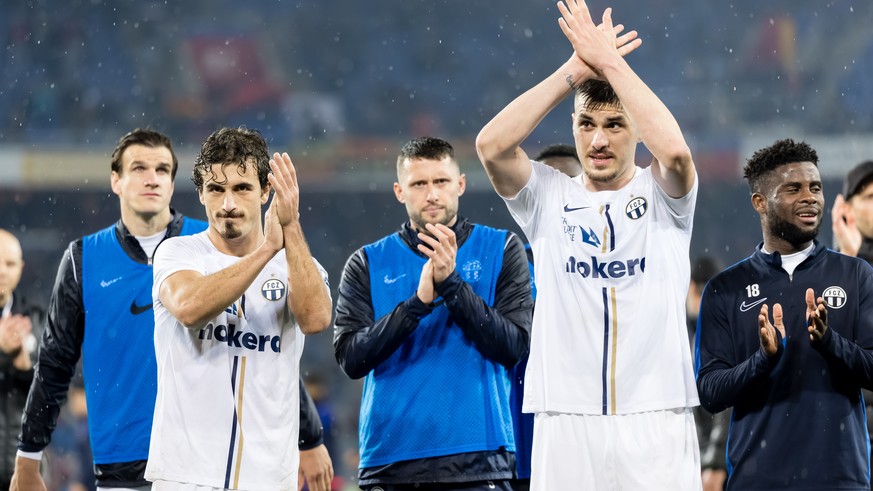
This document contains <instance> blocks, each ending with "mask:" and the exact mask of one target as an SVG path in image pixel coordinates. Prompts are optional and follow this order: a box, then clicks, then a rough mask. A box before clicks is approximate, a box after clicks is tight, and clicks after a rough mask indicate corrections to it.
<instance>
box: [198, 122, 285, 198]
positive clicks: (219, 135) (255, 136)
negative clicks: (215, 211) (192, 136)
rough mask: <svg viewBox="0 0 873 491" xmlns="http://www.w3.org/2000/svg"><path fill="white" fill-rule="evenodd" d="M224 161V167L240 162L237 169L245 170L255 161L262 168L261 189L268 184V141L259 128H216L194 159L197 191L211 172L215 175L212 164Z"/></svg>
mask: <svg viewBox="0 0 873 491" xmlns="http://www.w3.org/2000/svg"><path fill="white" fill-rule="evenodd" d="M216 164H221V168H222V170H224V168H225V167H226V166H228V165H236V166H238V168H237V172H239V173H241V174H243V173H245V172H246V170H247V167H248V165H250V164H252V165H255V168H256V169H257V171H258V182H259V183H260V184H261V189H264V188H265V187H267V183H268V182H269V181H268V180H267V176H268V175H269V174H270V158H269V156H268V154H267V142H266V141H265V140H264V137H263V136H261V133H260V132H259V131H258V130H252V129H248V128H244V127H239V128H221V129H220V130H217V131H215V132H213V133H212V134H211V135H209V137H208V138H207V139H206V141H205V142H203V145H202V146H201V147H200V153H199V154H198V155H197V159H196V160H195V161H194V175H193V177H192V178H191V180H192V181H194V187H195V188H197V191H201V190H202V189H203V183H204V182H205V181H206V179H205V178H206V177H207V176H208V177H209V178H210V179H215V178H216V175H215V172H213V171H212V166H213V165H216Z"/></svg>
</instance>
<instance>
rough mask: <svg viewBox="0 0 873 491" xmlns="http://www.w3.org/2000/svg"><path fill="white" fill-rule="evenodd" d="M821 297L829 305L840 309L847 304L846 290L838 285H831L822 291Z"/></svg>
mask: <svg viewBox="0 0 873 491" xmlns="http://www.w3.org/2000/svg"><path fill="white" fill-rule="evenodd" d="M821 298H822V299H823V300H824V303H825V304H826V305H827V306H828V307H830V308H832V309H838V308H840V307H842V306H843V305H846V290H843V289H842V288H840V287H838V286H829V287H827V288H825V290H824V291H823V292H822V293H821Z"/></svg>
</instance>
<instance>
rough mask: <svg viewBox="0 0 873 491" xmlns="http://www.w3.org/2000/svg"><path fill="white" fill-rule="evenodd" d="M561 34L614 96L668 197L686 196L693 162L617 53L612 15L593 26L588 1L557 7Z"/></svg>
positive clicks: (666, 116) (668, 116) (669, 117)
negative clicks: (635, 132) (646, 151)
mask: <svg viewBox="0 0 873 491" xmlns="http://www.w3.org/2000/svg"><path fill="white" fill-rule="evenodd" d="M558 10H560V11H561V15H562V18H561V19H560V20H559V24H560V26H561V30H562V31H563V32H564V35H565V36H566V37H567V39H568V40H569V41H570V43H571V44H572V45H573V49H574V50H575V52H576V54H577V55H578V56H579V57H580V58H582V60H583V61H584V62H585V63H586V64H587V65H588V66H589V67H591V68H592V69H593V70H594V71H595V73H597V75H598V76H600V77H602V78H604V79H606V81H607V82H609V85H610V86H612V88H613V90H615V93H616V95H618V98H619V100H621V105H622V107H624V109H625V111H626V112H627V114H628V117H629V118H630V120H631V122H632V123H633V124H634V126H635V127H636V130H637V132H638V133H639V136H640V139H641V140H642V142H643V144H645V145H646V148H648V149H649V151H650V152H652V155H653V156H654V157H655V158H654V160H653V161H652V171H653V174H654V176H655V179H656V180H657V181H658V184H660V186H661V188H662V189H664V191H666V192H667V194H668V195H670V196H672V197H674V198H679V197H682V196H685V195H686V194H687V193H688V191H690V190H691V187H692V186H693V185H694V179H695V177H694V176H695V171H694V162H693V161H692V159H691V151H690V150H689V149H688V144H686V143H685V138H684V137H683V136H682V130H681V129H680V128H679V123H677V122H676V118H674V117H673V114H672V113H670V110H669V109H667V106H665V105H664V103H663V102H661V100H660V99H659V98H658V96H656V95H655V93H654V92H652V90H651V89H650V88H649V87H648V86H647V85H646V84H645V82H643V81H642V79H640V77H639V76H637V74H636V73H634V71H633V70H632V69H631V67H630V65H628V64H627V62H626V61H625V60H624V57H623V56H622V53H621V51H620V50H619V49H616V41H615V32H614V30H613V28H612V9H606V10H605V11H604V12H603V23H602V24H601V26H602V27H601V26H595V25H594V22H593V21H592V19H591V14H590V13H589V12H588V6H587V5H586V4H585V0H578V2H577V0H566V4H565V3H564V2H559V3H558Z"/></svg>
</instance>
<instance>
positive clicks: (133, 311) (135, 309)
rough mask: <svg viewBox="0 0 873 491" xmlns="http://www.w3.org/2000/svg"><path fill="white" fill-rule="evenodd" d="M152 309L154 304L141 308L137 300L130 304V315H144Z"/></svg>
mask: <svg viewBox="0 0 873 491" xmlns="http://www.w3.org/2000/svg"><path fill="white" fill-rule="evenodd" d="M151 309H152V304H148V305H143V306H139V305H137V304H136V300H134V301H133V302H130V313H131V314H133V315H139V314H144V313H146V312H148V311H149V310H151Z"/></svg>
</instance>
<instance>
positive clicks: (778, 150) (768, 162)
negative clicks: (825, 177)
mask: <svg viewBox="0 0 873 491" xmlns="http://www.w3.org/2000/svg"><path fill="white" fill-rule="evenodd" d="M795 162H810V163H812V165H814V166H816V167H818V154H817V153H816V152H815V149H813V148H812V147H811V146H809V144H808V143H806V142H802V141H801V142H795V141H794V140H792V139H791V138H786V139H784V140H777V141H776V142H775V143H773V144H772V145H770V146H769V147H764V148H762V149H760V150H758V151H757V152H755V153H754V154H753V155H752V158H750V159H749V161H748V163H747V164H746V166H745V167H744V168H743V177H744V178H746V179H747V180H748V181H749V188H750V189H751V190H752V192H753V193H757V192H760V186H761V181H762V180H763V177H764V176H765V175H768V174H769V173H770V172H771V171H773V170H774V169H776V168H777V167H780V166H783V165H785V164H792V163H795Z"/></svg>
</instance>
